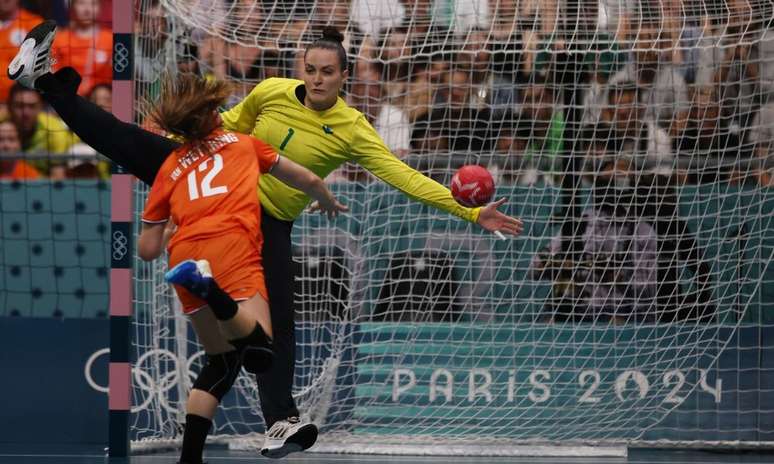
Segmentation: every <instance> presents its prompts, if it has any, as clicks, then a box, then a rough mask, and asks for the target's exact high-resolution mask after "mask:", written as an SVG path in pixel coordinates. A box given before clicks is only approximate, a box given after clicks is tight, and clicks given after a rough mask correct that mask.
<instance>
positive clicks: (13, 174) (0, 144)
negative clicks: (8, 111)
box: [0, 121, 41, 180]
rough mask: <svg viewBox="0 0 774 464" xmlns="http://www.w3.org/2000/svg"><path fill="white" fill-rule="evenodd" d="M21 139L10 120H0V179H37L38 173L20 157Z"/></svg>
mask: <svg viewBox="0 0 774 464" xmlns="http://www.w3.org/2000/svg"><path fill="white" fill-rule="evenodd" d="M20 155H21V139H20V138H19V131H18V130H17V129H16V126H15V125H14V124H13V123H12V122H11V121H3V122H0V179H8V180H27V179H38V178H40V177H41V176H40V173H39V172H38V170H37V169H35V168H34V167H33V166H32V165H30V164H29V163H27V162H26V161H24V160H23V159H21V158H20Z"/></svg>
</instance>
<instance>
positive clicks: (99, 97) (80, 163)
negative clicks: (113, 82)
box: [66, 84, 113, 179]
mask: <svg viewBox="0 0 774 464" xmlns="http://www.w3.org/2000/svg"><path fill="white" fill-rule="evenodd" d="M88 99H89V101H90V102H92V103H94V104H95V105H97V106H99V107H100V108H102V109H103V110H105V111H107V112H110V111H111V109H112V106H113V105H112V104H113V102H112V99H113V89H112V88H111V87H110V85H108V84H97V85H96V86H94V88H93V89H91V92H90V93H89V95H88ZM68 154H69V155H70V159H69V161H68V162H67V171H66V176H67V177H68V178H70V179H97V178H101V179H108V178H109V177H110V162H109V161H108V160H107V159H105V158H104V157H102V156H100V155H99V154H98V153H97V151H96V150H94V149H93V148H92V147H90V146H88V145H86V144H85V143H83V142H80V141H78V142H77V143H75V144H74V145H73V146H72V147H70V149H69V150H68Z"/></svg>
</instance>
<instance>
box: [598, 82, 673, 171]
mask: <svg viewBox="0 0 774 464" xmlns="http://www.w3.org/2000/svg"><path fill="white" fill-rule="evenodd" d="M640 95H641V90H640V88H639V87H638V86H637V84H635V83H634V82H620V83H618V84H615V85H613V86H612V87H610V88H609V89H608V92H607V97H608V102H607V103H608V105H607V108H606V109H605V111H604V112H603V122H606V123H609V124H610V125H611V126H612V128H613V133H614V137H615V139H616V143H618V144H620V145H619V148H620V149H621V151H622V153H623V154H625V155H628V156H630V157H633V158H635V159H643V157H644V160H643V161H644V162H645V164H646V167H647V168H649V169H655V171H656V172H660V173H665V174H666V173H671V172H672V164H673V163H672V162H673V160H674V155H673V152H672V141H671V138H670V137H669V134H667V132H666V131H665V130H664V129H662V128H660V127H658V126H657V125H656V123H655V122H654V121H653V120H652V119H648V118H649V117H651V118H652V117H653V114H650V115H649V114H648V112H647V110H646V108H645V105H644V104H643V103H642V102H641V100H640V98H641V97H640Z"/></svg>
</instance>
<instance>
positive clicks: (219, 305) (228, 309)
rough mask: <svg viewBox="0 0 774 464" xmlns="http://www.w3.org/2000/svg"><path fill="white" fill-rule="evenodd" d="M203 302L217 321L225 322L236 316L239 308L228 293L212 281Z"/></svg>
mask: <svg viewBox="0 0 774 464" xmlns="http://www.w3.org/2000/svg"><path fill="white" fill-rule="evenodd" d="M204 301H206V302H207V304H208V305H209V307H210V308H211V309H212V312H213V313H215V317H216V318H217V319H218V320H219V321H227V320H229V319H231V318H232V317H234V316H236V313H237V310H238V309H239V306H238V305H237V302H236V301H234V299H233V298H231V297H230V296H229V294H228V293H226V292H225V291H223V289H222V288H220V286H218V283H217V282H215V281H214V280H212V281H211V282H210V287H209V288H208V289H207V292H206V296H205V297H204Z"/></svg>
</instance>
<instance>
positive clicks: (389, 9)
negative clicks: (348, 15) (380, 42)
mask: <svg viewBox="0 0 774 464" xmlns="http://www.w3.org/2000/svg"><path fill="white" fill-rule="evenodd" d="M351 8H352V21H354V22H355V24H357V28H358V29H359V30H360V32H362V33H363V34H365V35H368V36H370V37H372V38H374V39H377V38H378V37H379V33H380V32H381V31H383V30H386V29H391V28H394V27H398V26H400V25H401V23H402V22H403V20H404V18H406V7H405V6H404V5H403V3H401V2H400V0H353V1H352V7H351ZM409 19H410V20H413V19H414V17H413V16H409Z"/></svg>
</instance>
